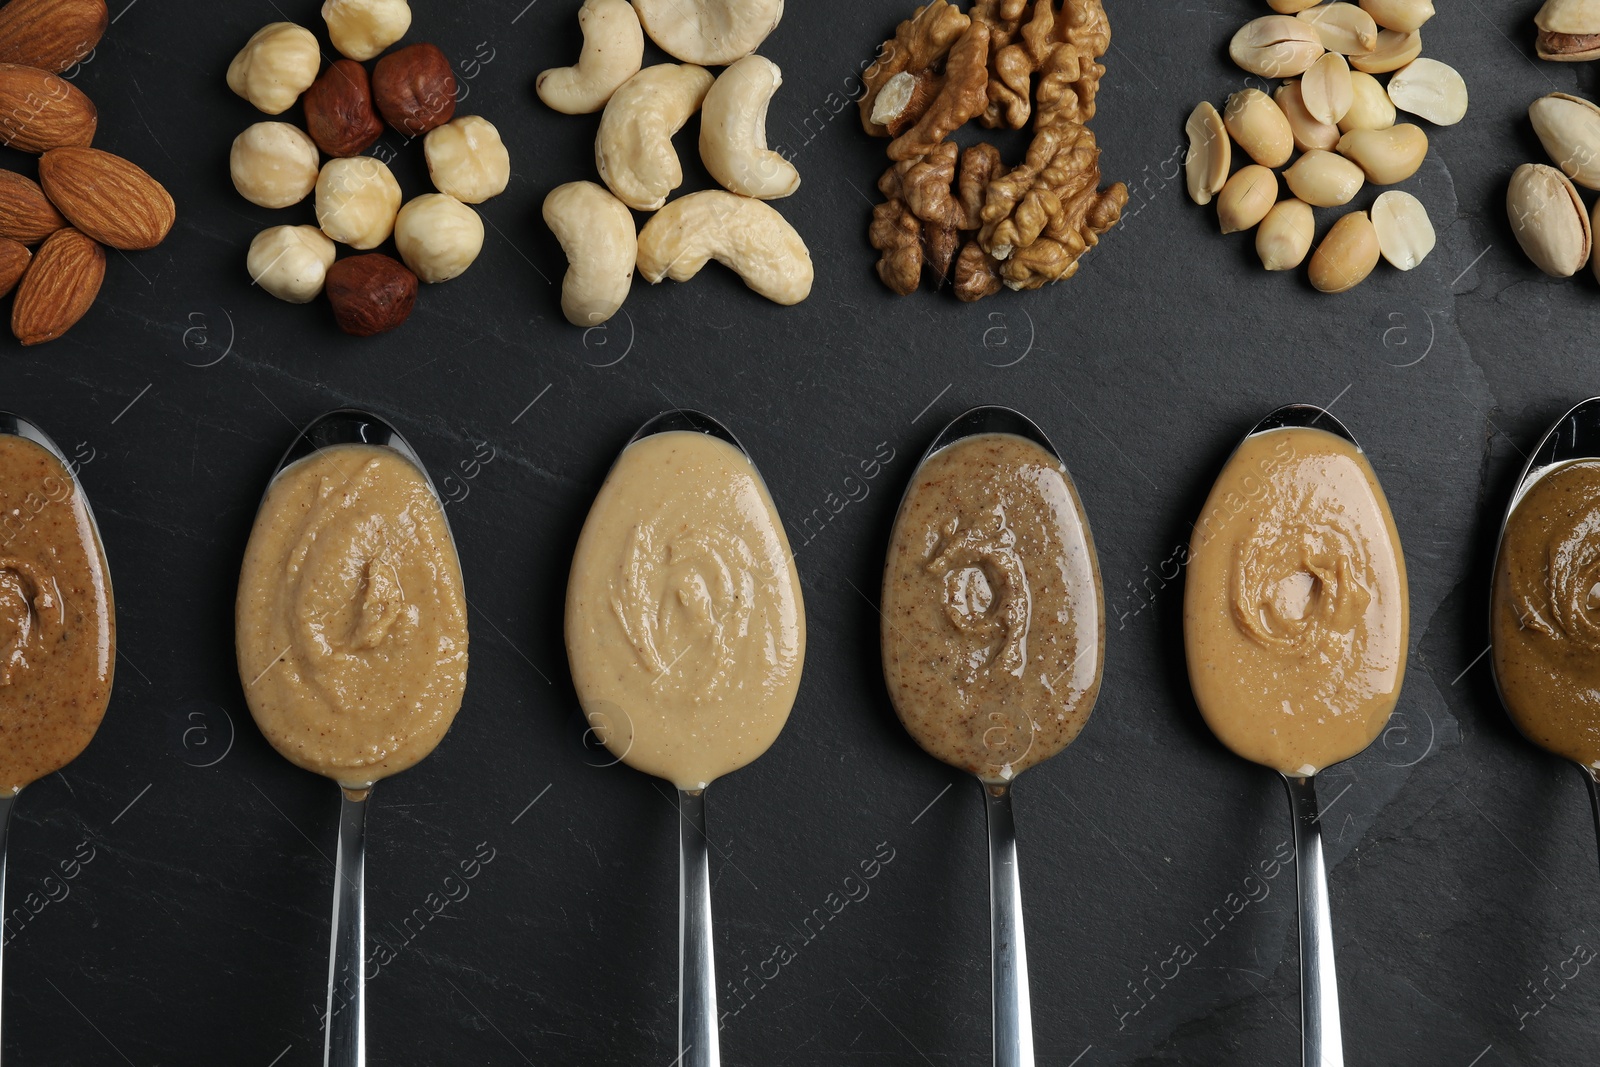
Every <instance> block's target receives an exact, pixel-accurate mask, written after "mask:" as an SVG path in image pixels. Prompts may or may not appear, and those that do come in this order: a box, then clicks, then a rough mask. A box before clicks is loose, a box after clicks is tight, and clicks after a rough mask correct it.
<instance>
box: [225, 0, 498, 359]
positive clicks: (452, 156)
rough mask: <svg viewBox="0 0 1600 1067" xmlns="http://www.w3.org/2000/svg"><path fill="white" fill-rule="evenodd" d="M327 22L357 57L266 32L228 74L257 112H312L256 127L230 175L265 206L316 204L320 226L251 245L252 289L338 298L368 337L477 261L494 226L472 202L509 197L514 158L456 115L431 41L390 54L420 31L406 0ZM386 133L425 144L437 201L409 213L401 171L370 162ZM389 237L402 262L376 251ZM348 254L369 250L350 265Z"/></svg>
mask: <svg viewBox="0 0 1600 1067" xmlns="http://www.w3.org/2000/svg"><path fill="white" fill-rule="evenodd" d="M322 17H323V20H324V21H325V22H326V23H327V27H328V37H329V40H331V41H332V43H333V46H334V48H336V49H338V51H339V52H340V53H341V54H342V55H343V56H344V58H343V59H339V60H336V61H335V62H333V63H331V64H329V65H328V66H327V67H326V68H325V69H324V68H323V65H322V53H321V49H320V47H319V46H318V43H317V38H316V36H315V35H314V34H313V33H312V32H311V31H310V30H308V29H306V28H304V27H302V26H296V25H294V24H293V23H290V22H275V23H273V24H271V25H269V26H265V27H263V28H262V29H261V30H260V31H259V32H257V33H256V35H255V36H253V37H251V38H250V40H249V42H248V43H246V45H245V46H244V48H243V49H242V50H241V51H240V52H239V54H238V55H237V56H235V57H234V59H233V62H232V64H230V65H229V67H228V87H229V88H230V89H232V90H233V91H234V92H235V93H237V94H238V95H240V96H242V97H244V98H245V99H246V100H248V101H250V103H252V104H254V105H255V106H256V108H257V109H258V110H260V111H262V112H265V113H266V114H268V115H282V114H284V112H286V111H288V110H289V109H290V108H291V107H293V106H294V105H295V104H296V102H299V103H300V105H301V108H302V110H303V113H304V118H305V128H304V129H301V128H300V127H298V126H296V125H294V124H293V123H290V122H285V121H282V120H274V121H264V122H257V123H256V124H255V125H253V126H251V127H249V128H248V129H246V130H245V131H244V132H243V133H241V134H240V135H239V136H238V137H237V138H235V139H234V142H233V150H232V152H231V153H230V156H229V169H230V170H231V171H232V174H233V184H234V188H236V189H238V191H239V195H241V196H243V197H244V198H245V199H246V200H248V201H250V202H251V203H252V204H256V205H258V206H260V207H266V208H286V207H292V206H294V205H295V204H299V203H301V202H302V201H304V200H305V199H306V198H307V197H308V196H312V195H313V193H314V194H315V200H314V204H315V211H316V222H317V224H316V225H315V226H311V225H282V226H273V227H270V228H268V229H266V230H263V231H261V233H259V234H257V235H256V237H255V239H254V240H253V241H251V242H250V251H249V254H248V256H247V257H246V264H245V265H246V267H247V268H248V269H249V271H250V277H251V279H252V280H253V281H254V282H255V283H256V284H257V285H259V286H261V288H262V289H265V290H266V291H267V292H269V293H271V294H272V295H273V296H275V297H277V298H278V299H280V300H285V301H288V302H290V303H295V304H305V303H309V302H311V301H312V300H315V299H316V298H317V296H318V295H320V294H322V293H323V292H326V293H327V295H328V301H329V303H330V304H332V306H333V314H334V319H335V321H337V322H338V324H339V327H340V329H342V330H344V332H345V333H348V334H351V335H354V336H357V337H369V336H371V335H373V334H377V333H382V332H384V331H385V330H391V329H393V328H394V327H396V326H399V325H400V324H401V323H403V322H404V321H405V320H406V319H407V317H409V316H410V314H411V309H412V307H413V306H414V305H415V303H416V297H417V284H418V281H419V280H420V281H423V282H442V281H448V280H449V279H451V278H454V277H457V276H458V275H460V274H461V273H462V272H464V271H465V270H466V269H467V268H468V267H469V266H471V265H472V262H473V260H475V259H477V257H478V253H479V252H480V251H482V249H483V236H484V231H483V220H482V219H481V218H480V217H479V216H478V213H477V212H476V211H474V210H473V209H472V208H471V207H468V206H467V205H469V204H480V203H482V202H483V201H485V200H487V199H489V198H490V197H492V196H496V195H498V194H500V193H502V192H504V191H505V188H506V184H507V182H509V180H510V177H511V159H510V156H509V155H508V154H507V152H506V148H505V145H504V144H503V143H502V142H501V140H500V133H499V131H498V130H496V129H495V127H494V125H493V124H492V123H490V122H489V121H488V120H487V119H484V118H480V117H479V116H476V115H464V116H461V117H459V118H458V117H456V115H455V110H456V78H455V74H454V72H453V71H452V70H451V68H450V61H449V60H448V59H447V58H445V55H444V53H443V52H441V51H440V50H439V49H438V48H436V47H435V46H433V45H431V44H426V43H420V44H411V45H407V46H405V47H404V48H398V49H395V50H394V51H392V52H387V54H385V50H386V49H388V48H389V47H390V46H391V45H393V44H395V43H396V42H397V41H399V40H400V38H402V37H403V36H405V34H406V31H407V30H409V29H410V27H411V8H410V6H409V5H408V4H407V3H406V0H326V2H325V3H324V4H323V5H322ZM379 57H381V58H379ZM374 58H377V63H375V64H374V65H373V66H372V68H371V70H370V71H369V70H368V68H367V67H366V66H364V65H363V64H364V63H365V62H366V61H367V60H371V59H374ZM385 127H388V128H390V129H393V130H394V131H395V132H396V133H399V134H400V135H401V136H402V137H404V138H406V139H407V140H408V141H409V140H412V139H415V138H418V137H421V138H423V151H424V154H425V156H426V158H427V163H428V174H429V176H430V177H431V178H432V180H433V184H434V187H435V188H436V189H437V190H438V192H433V193H424V194H422V195H421V196H417V197H415V198H413V199H412V200H411V201H410V202H408V203H404V204H403V206H402V202H403V200H404V197H403V196H402V194H401V191H400V183H399V182H398V181H396V179H395V176H394V174H393V172H391V171H390V169H389V167H388V165H387V164H386V163H384V162H383V161H382V160H380V159H378V158H376V157H375V156H369V155H363V154H362V153H364V152H366V151H367V150H368V149H369V148H371V147H372V146H373V145H374V144H375V143H376V142H377V140H378V138H379V137H380V136H381V135H382V134H383V131H384V129H385ZM390 238H393V240H394V245H395V250H396V251H397V252H398V254H399V257H400V260H401V261H403V263H402V262H400V261H397V260H396V259H394V257H392V256H388V255H385V254H383V253H381V252H376V251H373V250H374V249H377V248H379V247H380V246H382V245H383V244H384V243H385V242H386V241H388V240H390ZM339 244H342V245H345V246H347V247H349V248H352V249H355V250H356V251H358V252H362V253H366V254H364V255H355V256H349V257H346V258H344V259H337V247H336V246H337V245H339Z"/></svg>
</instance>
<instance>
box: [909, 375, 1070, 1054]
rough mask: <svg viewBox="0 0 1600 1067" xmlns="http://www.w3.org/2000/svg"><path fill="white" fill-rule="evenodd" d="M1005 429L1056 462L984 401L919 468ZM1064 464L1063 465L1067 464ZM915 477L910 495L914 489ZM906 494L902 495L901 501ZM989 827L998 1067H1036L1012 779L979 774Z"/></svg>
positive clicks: (1035, 436)
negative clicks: (992, 779)
mask: <svg viewBox="0 0 1600 1067" xmlns="http://www.w3.org/2000/svg"><path fill="white" fill-rule="evenodd" d="M992 433H1005V434H1012V435H1013V436H1016V437H1021V438H1025V439H1026V440H1029V441H1032V442H1033V443H1034V444H1036V445H1038V446H1039V447H1040V448H1042V449H1044V450H1045V451H1046V452H1048V453H1050V455H1051V456H1053V457H1055V459H1056V461H1057V462H1058V463H1063V461H1062V459H1061V453H1059V452H1057V451H1056V447H1055V445H1053V444H1051V443H1050V439H1049V438H1048V437H1046V436H1045V433H1044V431H1043V430H1041V429H1040V428H1039V427H1038V425H1037V424H1036V423H1034V421H1033V420H1032V419H1030V418H1028V417H1027V416H1026V415H1024V414H1022V413H1021V412H1020V411H1014V410H1012V409H1011V408H1006V407H997V406H992V405H986V406H983V407H976V408H973V409H972V410H970V411H967V412H965V413H964V414H961V415H958V416H957V417H956V418H955V419H953V420H951V422H950V423H949V425H947V426H945V428H944V429H943V430H940V431H939V435H938V436H937V437H935V438H934V439H933V443H932V444H931V445H929V446H928V450H927V451H926V452H925V453H923V456H922V459H921V461H920V462H919V463H918V465H917V466H918V469H921V467H922V465H923V464H925V463H927V462H928V460H930V459H932V458H933V456H934V455H935V454H936V453H938V452H941V451H943V450H944V449H946V448H949V447H950V446H951V445H953V444H955V443H956V442H958V441H961V440H963V439H965V438H968V437H976V436H979V435H982V434H992ZM1064 465H1065V464H1064V463H1063V466H1064ZM916 484H917V477H916V475H915V474H913V475H912V477H911V481H910V483H909V484H908V485H907V486H906V492H905V496H906V497H909V496H910V494H911V492H912V490H913V489H914V488H915V487H916ZM904 502H905V497H902V499H901V503H902V505H903V504H904ZM978 782H979V784H980V785H982V786H983V795H984V807H985V810H986V812H987V821H988V825H989V937H990V952H991V957H992V962H991V964H990V981H991V1003H992V1009H991V1010H992V1026H993V1033H994V1063H995V1067H1033V1007H1032V1004H1031V1003H1030V1001H1029V997H1028V947H1027V941H1026V938H1025V937H1024V935H1023V926H1022V883H1021V880H1020V878H1019V877H1018V872H1017V827H1016V822H1015V820H1014V819H1013V818H1012V813H1011V783H1010V782H1006V783H1001V784H996V783H992V782H988V781H985V780H984V779H983V778H979V779H978Z"/></svg>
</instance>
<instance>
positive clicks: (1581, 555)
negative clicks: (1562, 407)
mask: <svg viewBox="0 0 1600 1067" xmlns="http://www.w3.org/2000/svg"><path fill="white" fill-rule="evenodd" d="M1490 618H1491V637H1492V643H1493V646H1494V653H1493V655H1494V674H1495V680H1496V682H1497V683H1498V685H1499V687H1500V696H1501V699H1502V700H1504V701H1505V705H1506V709H1507V710H1508V711H1509V712H1510V713H1511V718H1512V721H1514V722H1515V723H1516V724H1517V728H1518V729H1519V730H1521V731H1522V733H1523V734H1524V735H1525V736H1526V737H1527V738H1528V740H1530V741H1532V742H1533V743H1534V744H1536V745H1539V746H1540V747H1541V748H1544V749H1547V750H1548V751H1550V752H1554V753H1555V754H1557V755H1559V756H1565V757H1566V758H1567V759H1570V760H1574V761H1576V762H1577V763H1579V764H1581V765H1583V766H1584V767H1587V768H1588V769H1589V770H1590V771H1592V772H1600V460H1580V461H1578V462H1574V463H1569V464H1566V465H1565V466H1562V467H1558V468H1556V469H1555V470H1553V471H1551V472H1549V473H1548V474H1545V475H1544V476H1542V477H1541V478H1539V480H1538V481H1536V482H1534V483H1533V485H1532V486H1531V487H1530V488H1529V489H1528V491H1527V493H1526V494H1525V495H1524V496H1523V497H1522V499H1521V500H1520V501H1518V502H1517V505H1516V508H1515V509H1514V510H1513V511H1512V513H1511V516H1510V518H1509V519H1508V520H1507V522H1506V528H1505V533H1504V535H1503V536H1502V538H1501V541H1500V557H1499V560H1498V561H1497V562H1496V565H1495V577H1494V593H1493V599H1492V605H1491V615H1490Z"/></svg>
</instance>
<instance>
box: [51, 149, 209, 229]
mask: <svg viewBox="0 0 1600 1067" xmlns="http://www.w3.org/2000/svg"><path fill="white" fill-rule="evenodd" d="M39 181H40V183H41V184H43V186H44V192H45V195H46V196H48V197H49V198H50V202H51V203H52V204H54V205H55V206H56V207H57V208H59V209H60V211H61V213H62V214H63V215H65V216H66V217H67V220H68V221H69V222H71V223H72V224H73V225H74V226H76V227H77V228H78V229H80V230H82V231H83V232H84V233H86V234H88V235H89V236H90V237H92V238H94V239H95V240H96V241H99V242H100V243H101V244H106V245H110V246H111V247H112V248H120V249H122V250H123V251H129V252H131V251H135V250H138V249H141V248H154V247H155V246H156V245H158V244H160V243H161V242H162V240H164V239H165V238H166V236H167V232H168V231H169V230H171V229H172V223H173V221H174V220H175V219H176V217H177V213H176V209H175V208H174V207H173V205H172V196H171V194H169V193H168V192H167V191H166V189H164V188H163V187H162V185H161V183H160V182H158V181H156V180H155V179H154V178H152V177H150V175H148V174H146V173H145V172H144V171H143V170H141V169H140V168H139V167H137V166H135V165H134V164H132V163H129V162H128V161H127V160H126V159H123V158H122V157H121V156H114V155H112V154H111V153H110V152H102V151H100V150H99V149H98V148H56V149H52V150H51V151H49V152H46V153H45V154H44V156H43V157H42V158H41V159H40V160H39Z"/></svg>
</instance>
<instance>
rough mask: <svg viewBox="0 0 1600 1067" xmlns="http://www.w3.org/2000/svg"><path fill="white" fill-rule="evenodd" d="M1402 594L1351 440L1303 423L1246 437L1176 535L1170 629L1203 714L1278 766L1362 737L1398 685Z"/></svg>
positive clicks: (1332, 759)
mask: <svg viewBox="0 0 1600 1067" xmlns="http://www.w3.org/2000/svg"><path fill="white" fill-rule="evenodd" d="M1406 597H1407V591H1406V576H1405V560H1404V557H1403V556H1402V554H1401V551H1400V539H1399V535H1398V534H1397V533H1396V531H1395V528H1394V520H1393V519H1392V518H1391V516H1390V514H1389V506H1388V503H1387V502H1386V501H1385V500H1384V497H1383V491H1382V489H1381V488H1379V486H1378V481H1377V478H1376V477H1375V476H1374V475H1373V473H1372V468H1371V467H1370V466H1369V465H1368V464H1367V461H1366V458H1365V457H1364V456H1363V455H1362V454H1361V453H1360V451H1359V450H1357V449H1356V447H1355V446H1354V445H1352V444H1350V443H1349V442H1348V441H1346V440H1345V439H1344V438H1342V437H1339V436H1337V435H1335V434H1332V433H1329V432H1327V431H1325V430H1317V429H1299V428H1286V429H1279V430H1272V431H1268V432H1266V433H1261V434H1255V435H1252V436H1251V437H1249V438H1247V439H1246V440H1245V442H1244V443H1243V444H1242V445H1240V447H1239V449H1238V451H1237V452H1235V453H1234V455H1233V458H1232V459H1231V460H1229V462H1228V465H1227V466H1226V467H1225V468H1224V469H1223V472H1222V474H1221V476H1220V477H1219V478H1218V479H1217V483H1216V485H1215V486H1214V487H1213V488H1212V490H1211V495H1210V497H1209V498H1208V499H1207V500H1206V506H1205V511H1204V512H1203V513H1202V514H1201V516H1200V521H1199V522H1198V523H1197V524H1196V526H1195V530H1194V536H1193V538H1192V540H1191V542H1190V547H1189V558H1188V578H1187V584H1186V586H1185V590H1184V613H1183V632H1184V644H1185V648H1186V651H1187V656H1188V663H1189V680H1190V684H1191V686H1192V687H1193V689H1194V695H1195V700H1196V701H1197V702H1198V704H1199V705H1200V711H1201V713H1202V714H1203V715H1204V716H1205V720H1206V723H1207V725H1209V726H1210V727H1211V730H1212V732H1213V733H1215V734H1216V735H1217V737H1218V738H1219V739H1220V740H1221V741H1222V743H1223V744H1225V745H1227V746H1228V747H1229V748H1231V749H1233V750H1234V751H1235V752H1237V753H1238V754H1239V755H1241V756H1244V757H1245V758H1246V759H1250V760H1254V761H1255V762H1257V763H1262V764H1265V765H1266V766H1268V767H1272V768H1274V769H1276V770H1279V771H1282V772H1284V773H1285V774H1293V775H1305V774H1314V773H1316V772H1317V771H1319V770H1321V769H1322V768H1324V767H1327V766H1329V765H1330V764H1333V763H1337V762H1339V761H1340V760H1344V759H1348V758H1349V757H1351V756H1353V755H1355V754H1356V753H1357V752H1360V751H1361V750H1362V749H1364V748H1366V747H1367V746H1368V745H1369V744H1371V743H1372V741H1373V740H1374V739H1375V738H1376V737H1377V736H1378V734H1379V733H1380V732H1381V731H1382V730H1383V727H1384V724H1385V723H1386V722H1387V721H1388V718H1389V713H1390V712H1391V711H1393V710H1394V705H1395V701H1396V700H1397V699H1398V698H1399V694H1400V683H1401V679H1402V677H1403V675H1404V671H1405V661H1406V639H1407V625H1408V622H1407V619H1408V614H1407V600H1406Z"/></svg>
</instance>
